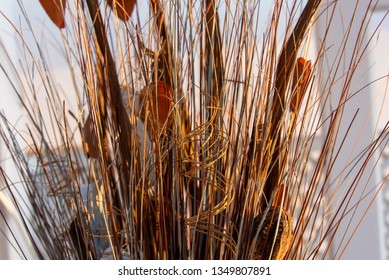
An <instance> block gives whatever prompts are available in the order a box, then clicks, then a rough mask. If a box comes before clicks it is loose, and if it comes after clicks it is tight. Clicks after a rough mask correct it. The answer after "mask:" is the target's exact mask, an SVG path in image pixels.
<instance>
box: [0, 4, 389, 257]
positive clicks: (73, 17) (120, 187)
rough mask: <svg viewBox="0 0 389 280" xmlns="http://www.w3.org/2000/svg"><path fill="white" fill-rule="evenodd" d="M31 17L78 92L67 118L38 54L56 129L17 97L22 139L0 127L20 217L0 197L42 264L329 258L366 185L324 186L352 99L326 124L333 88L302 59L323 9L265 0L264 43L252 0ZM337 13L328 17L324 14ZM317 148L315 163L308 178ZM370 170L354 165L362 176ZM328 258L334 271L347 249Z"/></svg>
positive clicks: (84, 8)
mask: <svg viewBox="0 0 389 280" xmlns="http://www.w3.org/2000/svg"><path fill="white" fill-rule="evenodd" d="M40 2H41V3H42V4H43V5H46V10H48V14H49V15H50V17H51V19H52V20H53V21H54V23H56V24H57V25H58V26H59V27H61V28H64V29H62V31H61V32H63V33H62V34H63V45H64V50H65V53H66V55H67V57H68V60H69V70H70V71H71V72H72V73H73V75H74V80H75V81H80V82H81V84H82V86H81V87H80V88H77V87H76V93H75V96H74V97H72V98H75V99H76V100H77V102H78V111H71V110H68V108H67V106H66V103H65V102H63V98H62V97H61V96H60V95H58V94H57V90H56V89H55V87H54V85H53V83H52V81H53V77H52V76H51V73H50V70H49V69H48V68H46V67H45V63H44V62H45V59H46V58H45V57H44V54H43V53H41V57H39V58H36V60H34V67H35V68H36V69H38V70H39V75H40V78H41V80H42V82H43V84H44V85H45V87H46V92H47V100H48V101H47V106H48V107H49V116H50V117H49V118H47V117H46V116H44V115H43V113H42V110H43V109H42V107H41V105H39V103H38V102H37V99H38V97H37V96H36V95H35V94H34V89H33V88H32V90H31V91H29V90H27V89H23V90H17V89H16V87H15V91H16V93H17V95H18V96H19V98H20V100H21V102H22V105H23V107H24V109H25V111H26V113H27V115H28V118H29V122H30V125H29V127H28V128H27V132H19V131H14V130H13V128H12V124H11V123H9V122H8V121H7V119H6V116H4V115H2V121H3V124H2V127H1V130H0V131H1V136H2V138H3V139H4V140H5V143H6V144H7V148H8V150H9V151H10V152H11V154H12V159H13V161H14V163H15V166H16V167H17V168H18V171H19V174H20V177H21V178H22V188H23V191H25V193H26V202H25V205H24V202H23V201H21V200H20V199H19V198H18V194H17V192H18V191H19V188H15V187H14V186H13V183H12V182H10V181H9V179H8V177H7V174H5V173H4V172H2V179H3V181H4V182H5V184H6V186H7V187H6V189H5V190H3V191H8V192H9V193H10V194H11V197H12V198H13V200H14V206H15V207H16V209H18V211H19V214H20V217H21V220H22V221H23V228H24V230H25V232H26V234H27V236H28V237H29V242H30V244H32V250H33V251H34V253H35V254H36V257H38V258H50V259H101V258H103V259H104V258H114V259H125V258H128V259H285V258H288V259H316V258H326V257H328V250H329V248H330V247H331V243H332V241H333V238H334V236H335V235H342V234H344V233H343V232H341V231H338V228H339V225H340V224H341V223H342V221H343V220H344V218H345V217H346V216H347V215H352V211H353V210H354V209H355V207H357V206H355V205H350V204H349V202H350V201H351V199H352V197H353V193H354V191H355V189H357V188H363V187H364V186H363V185H360V184H359V183H358V178H347V181H345V182H344V184H339V185H337V187H336V188H337V189H335V190H334V189H333V188H332V187H330V185H331V184H333V183H332V182H330V181H329V179H330V178H331V177H332V176H333V174H337V171H336V170H332V166H333V164H334V163H335V162H336V161H337V160H338V159H337V153H338V151H337V150H334V149H333V145H334V143H339V142H338V141H340V142H342V141H343V139H344V138H342V136H341V135H340V134H339V131H338V129H339V124H340V123H341V122H342V110H343V107H344V106H345V104H347V102H348V100H350V99H351V98H352V97H353V96H352V95H351V93H350V92H349V91H348V89H347V88H346V87H345V88H344V92H342V94H341V96H342V97H341V98H340V100H338V102H337V103H336V104H331V106H332V109H333V110H332V112H330V114H329V115H325V114H326V113H325V108H326V106H328V104H329V103H330V102H332V101H330V95H331V91H330V90H322V91H320V88H321V87H320V84H321V83H323V82H324V83H328V84H329V85H327V86H326V88H327V89H330V88H331V87H332V84H334V83H336V82H337V81H334V80H331V77H330V78H329V79H328V80H327V81H322V80H321V71H322V68H321V65H322V64H321V62H322V59H323V57H324V56H325V52H326V50H325V49H323V48H322V46H319V48H318V49H319V51H318V54H317V57H313V58H310V59H309V60H308V58H307V56H306V53H307V50H308V49H309V43H310V36H309V34H310V32H311V28H312V24H314V22H315V19H316V16H322V15H320V14H319V15H318V14H317V10H318V8H319V6H320V4H321V1H320V0H312V1H301V2H300V1H289V2H285V1H275V2H274V7H273V10H272V14H271V16H270V21H269V23H268V25H267V26H266V28H265V29H264V30H259V29H258V27H259V24H258V18H259V17H260V16H262V15H261V13H260V12H261V4H260V1H259V2H258V1H237V2H234V1H232V2H231V1H215V0H206V1H191V0H187V1H153V0H150V1H146V2H147V3H148V7H147V9H148V10H147V9H144V10H143V8H145V7H144V3H143V6H142V11H140V8H139V5H142V4H141V3H139V2H140V1H138V3H135V1H131V0H128V1H125V0H122V1H112V0H111V1H106V2H105V1H97V0H85V1H74V3H71V5H70V4H69V3H68V4H69V5H66V1H64V0H62V1H52V2H50V1H43V0H40ZM68 2H71V1H68ZM100 2H101V3H100ZM53 3H54V4H55V5H56V6H55V7H57V10H56V9H55V7H54V6H53V5H54V4H53ZM107 4H108V6H107ZM47 5H48V6H49V9H47ZM50 5H51V6H50ZM21 7H22V8H23V5H21ZM61 7H63V8H62V9H61ZM65 9H66V11H65ZM335 9H336V3H332V4H331V5H329V6H328V7H326V8H325V9H323V14H325V13H327V14H329V15H331V13H332V12H333V11H334V10H335ZM49 11H51V13H50V12H49ZM53 11H54V12H53ZM55 11H56V12H57V13H55ZM285 11H286V12H285ZM24 12H25V16H26V18H27V19H28V11H24ZM115 15H117V16H118V17H116V16H115ZM66 16H67V18H66ZM281 16H285V19H286V21H285V22H286V28H285V30H286V31H285V35H284V37H281V35H282V34H280V32H279V30H280V29H281V25H282V23H281ZM330 25H331V21H329V22H328V26H330ZM30 27H31V26H30ZM31 28H32V29H33V27H31ZM361 28H362V27H361ZM70 31H72V32H70ZM58 32H60V31H58ZM20 34H21V33H20ZM361 36H362V35H361ZM280 38H281V39H280ZM21 39H23V38H22V37H21ZM72 42H75V43H72ZM37 45H38V46H39V42H37ZM25 47H26V49H27V48H28V47H29V46H25ZM365 47H366V46H360V48H359V49H358V52H355V54H354V56H355V59H354V60H353V61H354V63H353V65H350V67H349V69H354V68H356V67H358V61H359V59H361V58H362V57H363V55H364V52H365V49H364V48H365ZM331 63H333V65H334V66H336V63H337V61H334V62H331ZM26 71H28V70H27V69H26ZM346 74H348V75H349V76H348V77H347V79H346V82H345V83H348V82H350V81H351V79H352V78H353V75H352V73H346ZM9 77H10V82H11V83H12V84H15V83H17V82H15V81H14V80H13V78H12V77H11V75H10V76H9ZM31 84H32V82H31ZM49 131H55V133H51V132H50V133H49ZM319 133H320V134H321V135H324V141H323V143H322V145H321V147H320V149H319V152H318V154H319V156H318V159H317V160H316V161H315V162H313V163H312V162H311V163H309V164H308V162H309V159H310V156H311V153H313V150H312V147H313V144H314V143H316V140H317V138H318V135H319ZM19 137H23V140H24V141H25V143H27V151H23V150H22V148H21V146H20V145H21V144H20V141H18V140H17V138H19ZM344 137H346V136H344ZM80 140H81V141H80ZM387 141H388V130H384V131H383V132H382V133H381V134H379V135H378V136H377V137H376V138H375V140H374V141H373V142H372V143H371V145H370V146H368V147H366V150H365V151H364V153H363V154H361V155H359V157H358V158H356V159H355V161H359V160H361V161H364V162H365V163H367V162H369V161H371V160H373V159H372V157H370V156H369V155H371V154H373V153H375V151H376V150H377V148H378V147H380V146H384V145H386V143H387ZM80 143H82V145H79V144H80ZM32 159H33V161H34V162H31V160H32ZM310 164H311V166H310ZM312 166H313V167H312ZM365 167H366V164H362V165H361V166H355V168H359V169H358V174H363V172H364V170H365ZM310 168H311V169H310ZM386 179H387V178H384V180H386ZM349 182H351V183H349ZM377 192H378V190H377ZM335 195H340V196H341V199H340V202H339V201H336V200H335V199H333V197H334V196H335ZM362 199H363V198H361V200H362ZM353 230H354V229H353ZM11 231H12V229H11ZM338 249H339V252H340V253H339V254H336V255H335V256H334V257H340V256H341V254H342V252H343V250H344V249H345V246H344V247H342V248H338ZM17 250H19V251H20V252H21V254H23V252H24V251H25V250H27V249H26V248H24V247H22V246H20V248H17Z"/></svg>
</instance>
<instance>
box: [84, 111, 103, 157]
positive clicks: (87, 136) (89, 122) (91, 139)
mask: <svg viewBox="0 0 389 280" xmlns="http://www.w3.org/2000/svg"><path fill="white" fill-rule="evenodd" d="M83 136H84V141H85V149H86V153H87V155H88V156H90V157H92V158H98V157H99V146H98V141H97V139H96V134H95V132H94V129H93V119H92V116H91V114H89V115H88V117H87V118H86V121H85V124H84V128H83Z"/></svg>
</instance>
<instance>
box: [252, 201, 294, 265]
mask: <svg viewBox="0 0 389 280" xmlns="http://www.w3.org/2000/svg"><path fill="white" fill-rule="evenodd" d="M264 214H265V215H266V216H265V217H264V219H263V215H264ZM262 219H263V222H262ZM258 227H261V228H260V230H259V235H258V238H257V240H256V243H255V245H254V246H255V251H254V259H256V260H268V259H271V260H282V259H284V258H285V256H286V254H287V252H288V250H289V248H290V246H291V244H292V239H293V220H292V217H291V216H290V214H289V213H288V212H287V211H286V210H284V209H282V208H281V207H278V206H276V207H275V206H271V207H270V208H269V209H268V210H267V211H266V210H265V211H264V212H263V213H261V214H260V215H258V216H257V217H256V218H255V219H254V228H253V233H252V235H253V239H254V237H255V234H256V233H257V232H258Z"/></svg>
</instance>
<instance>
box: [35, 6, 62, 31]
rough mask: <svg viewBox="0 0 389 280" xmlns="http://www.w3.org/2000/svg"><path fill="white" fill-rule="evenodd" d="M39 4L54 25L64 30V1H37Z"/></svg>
mask: <svg viewBox="0 0 389 280" xmlns="http://www.w3.org/2000/svg"><path fill="white" fill-rule="evenodd" d="M39 2H40V3H41V5H42V7H43V9H44V10H45V11H46V13H47V15H48V16H49V18H50V19H51V20H52V21H53V22H54V24H55V25H57V26H58V27H59V28H64V27H65V8H66V0H39Z"/></svg>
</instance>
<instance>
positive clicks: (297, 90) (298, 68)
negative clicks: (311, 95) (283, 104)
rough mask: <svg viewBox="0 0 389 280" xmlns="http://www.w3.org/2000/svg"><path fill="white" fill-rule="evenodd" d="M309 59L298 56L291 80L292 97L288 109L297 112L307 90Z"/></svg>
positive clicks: (309, 72) (309, 73)
mask: <svg viewBox="0 0 389 280" xmlns="http://www.w3.org/2000/svg"><path fill="white" fill-rule="evenodd" d="M311 71H312V69H311V61H310V60H305V59H304V58H302V57H299V58H298V59H297V61H296V64H295V67H294V73H293V81H292V90H293V93H292V99H291V101H290V110H291V111H292V112H294V113H297V112H298V110H299V109H300V105H301V101H302V100H303V98H304V95H305V92H306V90H307V86H308V81H309V77H310V75H311Z"/></svg>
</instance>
